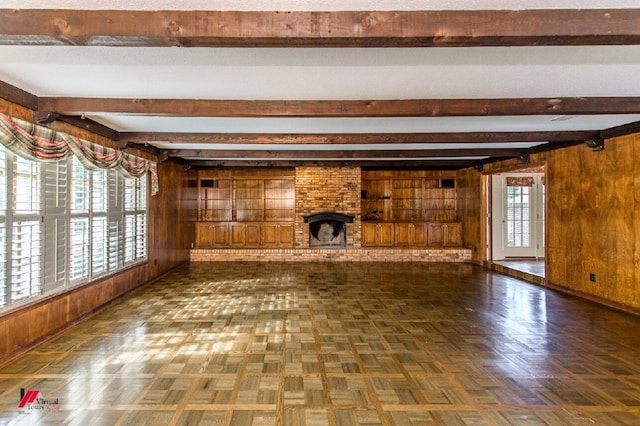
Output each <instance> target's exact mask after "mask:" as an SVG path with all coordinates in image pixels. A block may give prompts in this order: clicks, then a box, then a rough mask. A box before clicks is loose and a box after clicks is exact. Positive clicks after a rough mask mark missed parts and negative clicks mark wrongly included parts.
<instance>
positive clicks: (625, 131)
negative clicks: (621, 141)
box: [600, 121, 640, 139]
mask: <svg viewBox="0 0 640 426" xmlns="http://www.w3.org/2000/svg"><path fill="white" fill-rule="evenodd" d="M633 133H640V121H635V122H633V123H627V124H623V125H621V126H616V127H611V128H610V129H605V130H603V131H601V132H600V138H601V139H610V138H616V137H618V136H626V135H630V134H633Z"/></svg>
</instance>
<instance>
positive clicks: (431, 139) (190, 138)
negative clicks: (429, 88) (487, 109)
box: [120, 130, 600, 145]
mask: <svg viewBox="0 0 640 426" xmlns="http://www.w3.org/2000/svg"><path fill="white" fill-rule="evenodd" d="M599 135H600V132H599V131H597V130H581V131H542V132H453V133H445V132H439V133H333V134H264V133H163V132H121V133H120V143H124V144H126V143H133V144H147V143H154V142H171V143H185V144H233V145H236V144H280V145H292V144H301V145H328V144H332V145H335V144H354V145H355V144H407V143H491V142H493V143H507V142H550V143H554V142H564V141H579V142H584V141H586V140H589V139H593V138H597V137H599Z"/></svg>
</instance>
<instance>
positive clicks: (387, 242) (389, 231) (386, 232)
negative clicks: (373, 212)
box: [378, 223, 394, 247]
mask: <svg viewBox="0 0 640 426" xmlns="http://www.w3.org/2000/svg"><path fill="white" fill-rule="evenodd" d="M393 225H394V224H393V223H379V224H378V245H380V246H385V247H391V246H393V228H394V226H393Z"/></svg>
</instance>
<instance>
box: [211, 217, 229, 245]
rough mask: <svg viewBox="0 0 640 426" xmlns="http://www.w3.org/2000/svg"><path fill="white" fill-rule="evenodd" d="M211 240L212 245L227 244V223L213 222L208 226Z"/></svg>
mask: <svg viewBox="0 0 640 426" xmlns="http://www.w3.org/2000/svg"><path fill="white" fill-rule="evenodd" d="M210 232H211V242H212V245H213V246H216V247H219V246H226V245H229V224H228V223H226V222H214V223H212V224H211V226H210Z"/></svg>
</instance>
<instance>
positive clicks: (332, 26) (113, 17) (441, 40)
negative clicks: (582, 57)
mask: <svg viewBox="0 0 640 426" xmlns="http://www.w3.org/2000/svg"><path fill="white" fill-rule="evenodd" d="M0 22H2V26H1V30H0V44H11V45H16V44H24V45H72V46H152V47H155V46H181V47H229V46H234V47H256V46H257V47H328V46H331V47H432V46H444V47H452V46H455V47H457V46H550V45H554V46H557V45H571V46H574V45H622V44H640V10H638V9H546V10H474V11H467V10H447V11H336V12H325V11H323V12H309V11H293V12H291V11H283V12H281V11H195V10H191V11H178V10H160V11H158V10H155V11H140V10H138V11H134V10H67V9H0Z"/></svg>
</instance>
